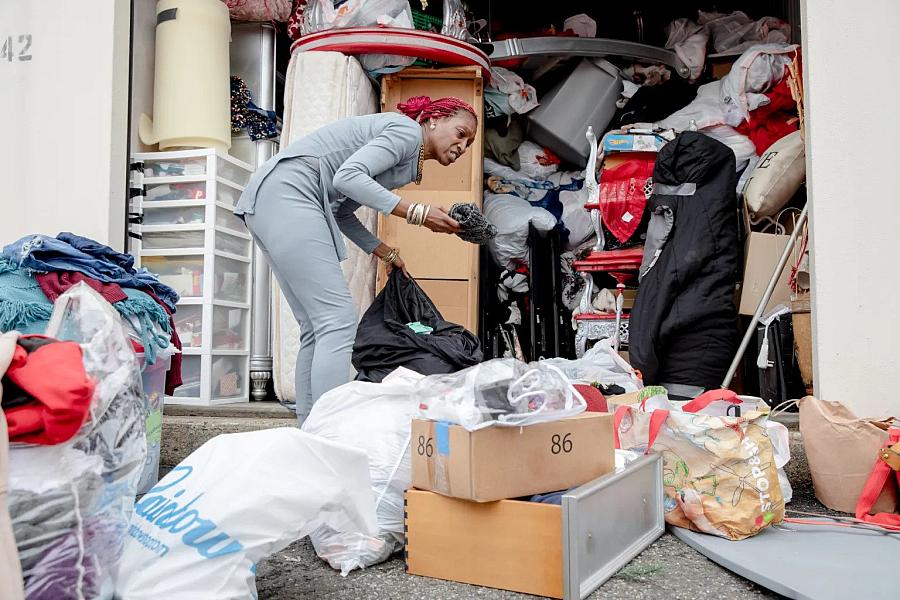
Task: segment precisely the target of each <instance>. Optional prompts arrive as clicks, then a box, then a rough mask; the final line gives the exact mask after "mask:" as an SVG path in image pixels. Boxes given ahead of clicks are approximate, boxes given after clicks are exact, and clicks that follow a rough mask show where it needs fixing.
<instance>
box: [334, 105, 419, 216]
mask: <svg viewBox="0 0 900 600" xmlns="http://www.w3.org/2000/svg"><path fill="white" fill-rule="evenodd" d="M415 127H418V126H417V125H416V126H415ZM418 146H419V132H418V130H417V129H415V128H414V127H411V126H410V125H408V124H405V123H400V122H389V123H388V124H387V126H386V127H385V128H384V129H383V130H382V131H381V133H379V134H378V135H377V136H375V138H374V139H373V140H372V141H370V142H369V143H368V144H366V145H365V146H363V147H362V148H360V149H359V150H357V151H356V152H354V153H353V154H351V155H350V157H349V158H347V160H345V161H344V163H343V164H342V165H341V166H340V168H339V169H338V170H337V171H336V172H335V174H334V178H333V179H332V185H333V186H334V189H335V190H337V191H338V192H339V193H341V194H343V195H344V196H346V197H348V198H350V199H352V200H354V201H356V202H357V203H359V204H362V205H363V206H368V207H370V208H374V209H375V210H377V211H378V212H381V213H384V214H386V215H387V214H390V213H392V212H393V211H394V210H395V209H396V208H397V205H398V204H399V203H400V201H401V198H400V196H398V195H397V194H395V193H393V192H391V191H389V190H387V189H385V188H384V187H382V185H381V184H379V183H378V182H377V181H375V179H374V177H375V176H376V175H378V174H379V173H384V172H385V171H387V170H388V169H390V168H391V167H394V166H396V165H398V164H400V163H401V162H403V161H404V160H405V159H406V157H408V156H410V155H412V154H413V153H414V152H416V150H417V149H418Z"/></svg>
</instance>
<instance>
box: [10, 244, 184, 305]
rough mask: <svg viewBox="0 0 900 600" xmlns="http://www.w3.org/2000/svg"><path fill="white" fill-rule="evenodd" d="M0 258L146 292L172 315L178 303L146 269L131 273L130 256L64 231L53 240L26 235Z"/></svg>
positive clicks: (29, 266) (47, 271)
mask: <svg viewBox="0 0 900 600" xmlns="http://www.w3.org/2000/svg"><path fill="white" fill-rule="evenodd" d="M2 256H3V257H4V258H6V259H7V260H9V261H11V262H12V263H13V264H14V265H15V266H16V267H17V268H23V269H30V270H32V271H37V272H40V273H49V272H51V271H78V272H79V273H84V274H85V275H87V276H88V277H91V278H93V279H96V280H97V281H101V282H103V283H116V284H118V285H119V286H121V287H129V288H137V289H143V290H149V291H151V292H153V293H154V294H155V295H156V296H157V297H158V298H159V299H160V301H161V302H163V303H165V304H166V306H168V307H169V309H171V310H172V311H173V312H174V311H175V304H176V303H177V302H178V294H177V293H176V292H175V290H173V289H172V288H170V287H169V286H167V285H165V284H163V283H160V281H159V279H157V278H156V277H155V276H154V275H153V274H152V273H150V272H149V271H147V270H146V269H138V270H135V269H134V267H133V265H134V258H133V257H130V256H128V255H127V254H122V253H120V252H116V251H115V250H113V249H112V248H110V247H109V246H104V245H103V244H100V243H98V242H95V241H93V240H90V239H88V238H83V237H81V236H77V235H74V234H71V233H68V232H64V233H61V234H59V237H56V238H52V237H49V236H46V235H39V234H35V235H27V236H25V237H23V238H21V239H19V240H17V241H15V242H13V243H12V244H9V245H8V246H6V247H4V248H3V254H2Z"/></svg>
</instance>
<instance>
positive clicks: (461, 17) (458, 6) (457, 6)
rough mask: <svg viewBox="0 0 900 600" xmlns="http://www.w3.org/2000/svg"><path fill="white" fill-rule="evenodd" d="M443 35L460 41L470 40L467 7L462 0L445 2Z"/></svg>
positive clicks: (445, 0)
mask: <svg viewBox="0 0 900 600" xmlns="http://www.w3.org/2000/svg"><path fill="white" fill-rule="evenodd" d="M422 6H424V4H423V5H422ZM441 33H442V34H444V35H446V36H449V37H452V38H456V39H458V40H468V39H469V37H470V36H469V29H468V24H467V23H466V7H465V5H463V3H462V0H444V25H443V26H442V27H441Z"/></svg>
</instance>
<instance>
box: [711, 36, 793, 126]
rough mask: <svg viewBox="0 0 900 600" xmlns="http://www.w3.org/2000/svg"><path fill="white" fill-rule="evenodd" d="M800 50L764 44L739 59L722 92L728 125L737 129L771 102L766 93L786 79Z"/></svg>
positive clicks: (723, 82) (722, 87)
mask: <svg viewBox="0 0 900 600" xmlns="http://www.w3.org/2000/svg"><path fill="white" fill-rule="evenodd" d="M798 50H799V47H798V46H791V45H787V44H761V45H759V46H753V47H751V48H749V49H748V50H747V51H746V52H744V53H743V54H742V55H741V57H740V58H739V59H737V61H736V62H735V63H734V66H733V67H731V71H730V72H729V73H728V75H726V76H725V77H723V78H722V80H721V82H722V86H721V88H720V89H719V100H720V101H721V102H722V107H723V110H724V116H725V119H724V123H725V124H726V125H731V126H732V127H737V126H738V125H740V124H741V123H743V122H744V121H747V120H749V119H750V113H751V112H752V111H754V110H756V109H757V108H759V107H760V106H764V105H766V104H768V103H769V102H770V99H769V97H768V96H767V95H766V92H768V91H769V90H771V89H772V88H774V87H775V85H776V84H777V83H778V82H779V81H781V80H782V79H784V77H785V75H786V74H787V66H788V65H789V64H790V63H791V62H792V61H793V59H794V57H795V56H796V55H797V51H798Z"/></svg>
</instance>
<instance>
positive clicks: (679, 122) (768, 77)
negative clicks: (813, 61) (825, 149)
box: [641, 44, 800, 171]
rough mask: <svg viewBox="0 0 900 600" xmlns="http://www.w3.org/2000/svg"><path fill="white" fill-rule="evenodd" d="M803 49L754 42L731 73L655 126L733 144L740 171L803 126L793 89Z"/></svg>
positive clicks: (709, 85)
mask: <svg viewBox="0 0 900 600" xmlns="http://www.w3.org/2000/svg"><path fill="white" fill-rule="evenodd" d="M799 53H800V49H799V47H798V46H796V45H788V44H761V45H756V46H752V47H751V48H749V49H748V50H747V51H745V52H744V53H743V54H742V55H741V56H740V58H738V59H737V61H736V62H735V63H734V66H733V67H732V68H731V71H730V72H729V74H728V75H726V76H725V77H724V78H722V79H721V80H719V81H713V82H712V83H707V84H705V85H702V86H700V87H699V88H698V89H697V97H696V99H695V100H694V101H693V102H691V103H690V104H689V105H687V106H685V107H684V108H683V109H681V110H679V111H676V112H675V113H673V114H671V115H669V116H668V117H666V118H664V119H662V120H659V121H656V122H654V123H652V124H651V125H650V126H651V128H661V129H674V130H675V131H688V130H690V129H692V128H693V129H696V130H698V131H702V132H703V133H705V134H706V135H708V136H710V137H712V138H715V139H716V140H718V141H720V142H722V143H723V144H725V145H726V146H728V147H729V148H731V150H732V152H734V154H735V157H736V159H737V162H736V168H737V170H738V171H741V170H743V169H744V168H745V167H746V165H747V164H748V162H750V161H751V159H753V158H754V157H756V156H757V155H759V154H761V153H762V152H764V151H765V150H766V149H767V148H768V147H769V146H771V145H772V144H774V143H775V142H776V141H778V140H779V139H781V138H782V137H784V136H786V135H788V134H790V133H792V132H794V131H797V130H798V128H799V124H800V123H799V117H798V114H797V103H796V101H795V100H794V98H793V95H792V93H791V89H790V83H791V79H792V78H794V77H795V76H794V75H792V74H791V66H792V65H793V66H794V68H795V69H796V68H797V65H798V64H799V61H798V59H799ZM797 76H799V74H798V75H797ZM641 125H642V126H647V125H648V124H647V123H643V124H641Z"/></svg>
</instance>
